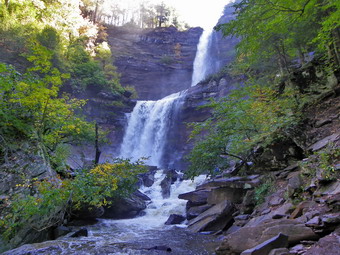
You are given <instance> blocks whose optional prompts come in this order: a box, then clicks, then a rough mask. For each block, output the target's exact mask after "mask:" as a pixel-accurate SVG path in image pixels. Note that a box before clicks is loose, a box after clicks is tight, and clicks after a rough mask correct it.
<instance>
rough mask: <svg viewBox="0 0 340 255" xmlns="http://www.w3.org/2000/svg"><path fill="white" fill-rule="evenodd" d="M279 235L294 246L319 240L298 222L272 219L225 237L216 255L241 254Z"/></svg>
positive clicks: (245, 227)
mask: <svg viewBox="0 0 340 255" xmlns="http://www.w3.org/2000/svg"><path fill="white" fill-rule="evenodd" d="M280 233H282V234H284V235H286V236H288V243H289V244H296V243H298V242H299V241H301V240H317V239H318V238H319V237H318V235H316V234H315V233H314V232H313V230H312V229H311V228H309V227H306V226H305V225H304V224H302V223H301V222H299V221H296V220H287V219H282V220H274V219H272V220H269V221H267V222H265V223H260V224H258V225H256V226H251V227H247V225H246V226H244V227H243V228H241V229H239V230H238V231H236V232H234V233H232V234H231V235H229V236H227V237H226V238H225V239H224V241H223V243H222V245H221V246H220V247H219V249H218V254H228V253H227V251H228V250H229V251H233V252H236V253H241V252H243V251H244V250H246V249H250V248H253V247H255V246H257V245H259V244H261V243H262V242H264V241H266V240H268V239H270V238H273V237H275V236H277V235H278V234H280Z"/></svg>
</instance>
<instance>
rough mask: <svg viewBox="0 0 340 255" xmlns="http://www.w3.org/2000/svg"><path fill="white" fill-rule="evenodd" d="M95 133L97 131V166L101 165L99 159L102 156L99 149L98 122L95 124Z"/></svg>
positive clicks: (95, 160)
mask: <svg viewBox="0 0 340 255" xmlns="http://www.w3.org/2000/svg"><path fill="white" fill-rule="evenodd" d="M95 131H96V138H95V144H94V146H95V149H96V155H95V159H94V164H95V165H97V164H98V163H99V158H100V154H101V153H102V152H101V151H100V149H99V141H98V140H99V139H98V123H97V122H96V124H95Z"/></svg>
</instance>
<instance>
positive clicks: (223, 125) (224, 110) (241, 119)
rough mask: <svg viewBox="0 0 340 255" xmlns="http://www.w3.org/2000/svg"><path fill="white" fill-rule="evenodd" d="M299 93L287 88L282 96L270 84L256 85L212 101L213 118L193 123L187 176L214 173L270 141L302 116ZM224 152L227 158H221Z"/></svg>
mask: <svg viewBox="0 0 340 255" xmlns="http://www.w3.org/2000/svg"><path fill="white" fill-rule="evenodd" d="M296 94H297V93H296V92H295V91H293V90H288V89H287V90H286V91H285V93H283V94H281V95H279V94H278V93H277V92H276V90H274V89H271V88H270V87H269V86H263V85H259V84H255V85H244V87H241V88H239V89H235V90H233V91H232V92H231V93H230V94H229V95H228V97H227V98H224V99H222V100H220V101H212V102H211V104H209V105H208V106H206V107H211V108H212V109H213V115H212V117H211V118H209V119H208V120H207V121H205V122H203V123H197V124H195V125H194V130H193V133H192V137H191V138H194V139H195V140H196V143H195V147H194V149H193V150H192V152H191V153H190V155H189V160H190V162H191V166H190V169H189V173H188V175H189V176H195V175H198V174H200V173H210V174H214V170H215V168H216V167H218V168H224V167H226V166H227V164H228V160H232V159H234V160H235V159H237V160H238V159H243V160H246V159H247V156H249V153H250V152H249V151H250V149H251V148H253V147H255V146H256V145H257V144H259V143H261V144H264V145H266V144H269V143H270V142H271V141H272V139H275V135H276V134H277V133H279V131H280V130H281V129H283V128H285V127H288V126H290V125H292V124H293V123H295V121H296V120H297V119H298V118H299V114H298V100H297V98H296ZM223 154H224V155H227V156H228V160H226V159H225V157H221V155H223ZM231 155H233V156H231Z"/></svg>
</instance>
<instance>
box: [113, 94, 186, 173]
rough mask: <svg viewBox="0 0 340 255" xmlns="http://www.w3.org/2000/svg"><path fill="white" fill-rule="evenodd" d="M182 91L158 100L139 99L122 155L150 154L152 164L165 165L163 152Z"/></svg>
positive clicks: (129, 121) (132, 157) (130, 122)
mask: <svg viewBox="0 0 340 255" xmlns="http://www.w3.org/2000/svg"><path fill="white" fill-rule="evenodd" d="M180 96H181V93H175V94H171V95H169V96H167V97H165V98H163V99H160V100H158V101H138V102H137V104H136V106H135V107H134V109H133V111H132V113H131V114H130V116H129V119H128V125H127V129H126V132H125V135H124V138H123V142H122V145H121V148H120V157H122V158H130V159H132V160H137V159H139V158H141V157H149V159H148V161H147V162H146V163H147V164H148V165H154V166H162V156H163V150H164V146H165V144H166V140H167V134H168V130H169V127H170V126H171V124H172V120H173V118H174V114H175V112H176V108H177V107H176V106H177V103H178V101H179V98H180Z"/></svg>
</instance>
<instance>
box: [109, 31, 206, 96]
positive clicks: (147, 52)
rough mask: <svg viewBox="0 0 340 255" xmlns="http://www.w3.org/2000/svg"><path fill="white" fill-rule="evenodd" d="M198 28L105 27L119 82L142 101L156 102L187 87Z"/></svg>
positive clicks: (198, 32)
mask: <svg viewBox="0 0 340 255" xmlns="http://www.w3.org/2000/svg"><path fill="white" fill-rule="evenodd" d="M202 31H203V30H202V29H201V28H191V29H189V30H187V31H178V30H177V29H176V28H175V27H167V28H164V27H162V28H156V29H144V30H139V29H135V30H127V29H124V28H109V29H108V30H107V33H108V41H109V44H110V46H111V49H112V53H113V55H114V56H115V57H116V59H115V65H116V66H117V68H118V72H119V73H121V83H122V84H123V85H129V86H133V87H134V88H135V89H136V90H137V93H138V98H139V99H142V100H158V99H161V98H163V97H165V96H167V95H170V94H172V93H175V92H179V91H182V90H184V89H186V88H188V87H190V85H191V75H192V64H193V62H194V58H195V55H196V49H197V47H196V45H197V43H198V40H199V37H200V35H201V33H202Z"/></svg>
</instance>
